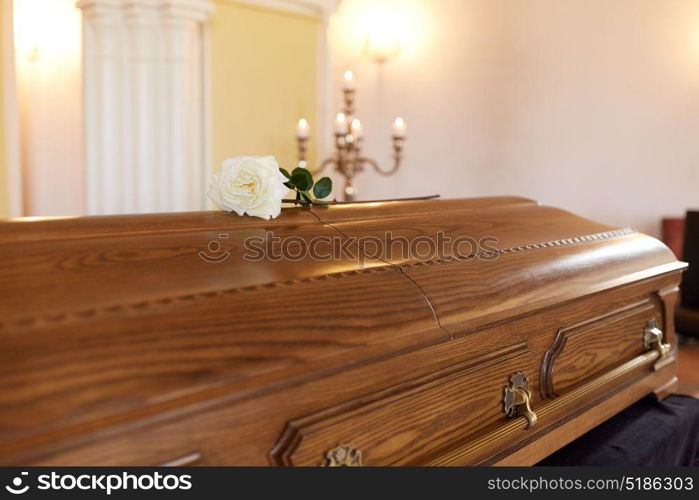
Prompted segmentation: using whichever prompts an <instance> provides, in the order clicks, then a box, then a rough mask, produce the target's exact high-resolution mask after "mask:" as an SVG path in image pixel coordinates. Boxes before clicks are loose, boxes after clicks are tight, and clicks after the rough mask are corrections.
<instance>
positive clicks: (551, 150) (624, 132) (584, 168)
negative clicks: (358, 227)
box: [330, 0, 699, 234]
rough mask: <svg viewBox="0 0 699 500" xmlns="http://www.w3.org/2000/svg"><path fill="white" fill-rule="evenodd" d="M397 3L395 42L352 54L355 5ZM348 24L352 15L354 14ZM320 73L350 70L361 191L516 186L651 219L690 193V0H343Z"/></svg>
mask: <svg viewBox="0 0 699 500" xmlns="http://www.w3.org/2000/svg"><path fill="white" fill-rule="evenodd" d="M377 8H379V9H380V8H386V9H388V10H389V11H394V12H401V13H402V15H403V16H404V17H406V18H409V19H410V20H409V21H408V22H404V24H405V25H407V27H408V29H406V33H407V35H406V36H407V40H406V43H405V44H404V51H403V54H402V55H400V56H399V57H398V58H396V59H394V60H393V61H389V63H388V64H387V65H386V66H385V67H384V68H383V70H381V71H379V70H377V67H376V65H374V64H372V63H370V62H368V61H367V60H366V59H365V58H363V57H362V56H361V50H360V46H361V43H360V42H361V40H360V38H361V37H360V36H358V35H357V31H358V28H357V24H361V18H362V15H363V13H365V12H368V11H370V10H372V9H377ZM359 31H361V28H359ZM330 41H331V51H332V52H331V53H332V54H333V72H334V75H335V78H336V80H337V79H339V77H340V75H341V70H342V69H344V68H345V67H351V68H353V69H355V72H356V73H357V75H358V77H359V79H360V85H359V92H360V94H359V98H358V99H359V115H360V118H363V119H364V120H363V121H364V122H365V123H366V128H367V129H368V134H369V135H370V136H371V137H370V138H369V140H367V141H366V149H367V152H368V153H370V154H371V155H373V156H375V157H377V158H379V159H381V160H383V161H388V159H389V157H390V155H389V141H388V133H389V126H390V120H391V118H392V116H394V115H396V114H402V115H403V116H404V117H405V118H406V120H407V121H408V126H409V132H408V135H409V137H408V144H407V147H406V155H407V159H406V163H405V167H404V169H403V170H402V171H401V172H400V173H399V174H397V175H396V176H394V177H392V178H380V177H378V176H376V175H375V174H370V173H367V174H364V175H362V176H361V177H360V178H359V180H358V186H359V190H360V196H361V197H362V198H374V197H382V198H383V197H386V196H392V197H399V196H410V195H419V194H431V193H441V194H442V195H443V196H446V197H461V196H474V195H491V194H519V195H523V196H528V197H532V198H535V199H538V200H540V201H542V202H544V203H546V204H552V205H557V206H560V207H563V208H567V209H569V210H571V211H574V212H577V213H579V214H582V215H585V216H588V217H590V218H593V219H596V220H599V221H602V222H607V223H610V224H614V225H620V226H626V225H631V226H634V227H636V228H638V229H640V230H642V231H645V232H649V233H651V234H657V233H658V231H659V219H660V217H661V216H663V215H668V214H681V213H682V212H683V211H684V209H685V208H686V207H688V206H699V141H698V140H697V137H698V136H699V3H697V2H696V1H693V0H614V1H609V0H373V1H368V0H345V1H344V2H343V5H342V6H341V9H340V11H339V12H338V14H337V15H336V16H335V17H334V18H333V19H332V21H331V33H330Z"/></svg>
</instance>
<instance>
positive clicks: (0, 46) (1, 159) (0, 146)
mask: <svg viewBox="0 0 699 500" xmlns="http://www.w3.org/2000/svg"><path fill="white" fill-rule="evenodd" d="M3 2H4V0H0V218H2V217H8V216H9V212H10V209H9V200H8V192H7V189H8V186H7V173H6V167H5V127H4V121H5V94H4V88H3V86H4V81H5V80H4V66H5V50H6V47H5V45H4V40H3V38H4V37H3V36H2V32H3V31H4V28H5V25H4V21H5V19H4V17H3V16H4V10H5V9H4V5H3Z"/></svg>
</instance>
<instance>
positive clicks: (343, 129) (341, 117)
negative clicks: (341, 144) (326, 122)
mask: <svg viewBox="0 0 699 500" xmlns="http://www.w3.org/2000/svg"><path fill="white" fill-rule="evenodd" d="M335 133H336V134H340V135H342V134H346V133H347V117H345V114H344V113H338V114H337V117H336V118H335Z"/></svg>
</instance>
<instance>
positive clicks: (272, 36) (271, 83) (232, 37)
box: [211, 0, 320, 169]
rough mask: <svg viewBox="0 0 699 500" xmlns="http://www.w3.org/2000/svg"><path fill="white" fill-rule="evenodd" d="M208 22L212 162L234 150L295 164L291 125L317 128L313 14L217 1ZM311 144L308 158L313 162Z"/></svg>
mask: <svg viewBox="0 0 699 500" xmlns="http://www.w3.org/2000/svg"><path fill="white" fill-rule="evenodd" d="M215 4H216V5H215V7H216V8H215V9H214V12H213V15H212V19H211V109H212V148H213V151H212V159H213V162H214V165H213V166H214V168H215V169H218V167H219V166H220V165H221V162H222V161H223V160H224V159H225V158H228V157H230V156H236V155H244V154H245V155H247V154H250V155H267V154H272V155H274V156H276V157H277V160H278V161H279V164H280V165H281V166H282V167H285V168H288V169H291V168H293V167H294V166H295V161H296V141H295V129H296V123H297V121H298V119H299V118H300V117H305V118H307V119H308V121H309V123H310V125H311V130H312V131H315V130H316V127H315V125H316V105H317V84H316V74H317V64H318V62H317V43H318V42H317V34H318V28H319V25H318V23H319V22H320V21H319V20H317V19H314V18H311V17H307V16H303V15H299V14H293V13H288V12H283V11H278V10H273V9H267V8H262V7H257V6H252V5H247V4H243V3H237V2H233V1H230V0H215ZM314 146H315V143H311V144H310V146H309V148H310V150H311V151H310V153H311V154H310V159H311V161H313V160H314V155H313V150H314V149H315V148H314Z"/></svg>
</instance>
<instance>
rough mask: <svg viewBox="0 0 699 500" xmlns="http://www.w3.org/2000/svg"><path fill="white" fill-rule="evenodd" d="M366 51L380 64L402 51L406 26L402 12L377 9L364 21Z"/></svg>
mask: <svg viewBox="0 0 699 500" xmlns="http://www.w3.org/2000/svg"><path fill="white" fill-rule="evenodd" d="M362 25H363V26H362V27H363V31H364V53H365V54H366V55H367V56H368V57H369V58H371V59H372V60H374V61H375V62H376V63H378V64H383V63H385V62H386V61H388V60H389V59H391V58H393V57H395V56H397V55H398V54H400V53H401V50H402V47H401V35H404V34H405V31H406V26H404V25H405V22H404V19H403V17H402V16H401V13H400V12H394V11H391V10H375V11H372V12H371V13H369V14H367V15H366V16H365V17H364V19H363V22H362Z"/></svg>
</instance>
